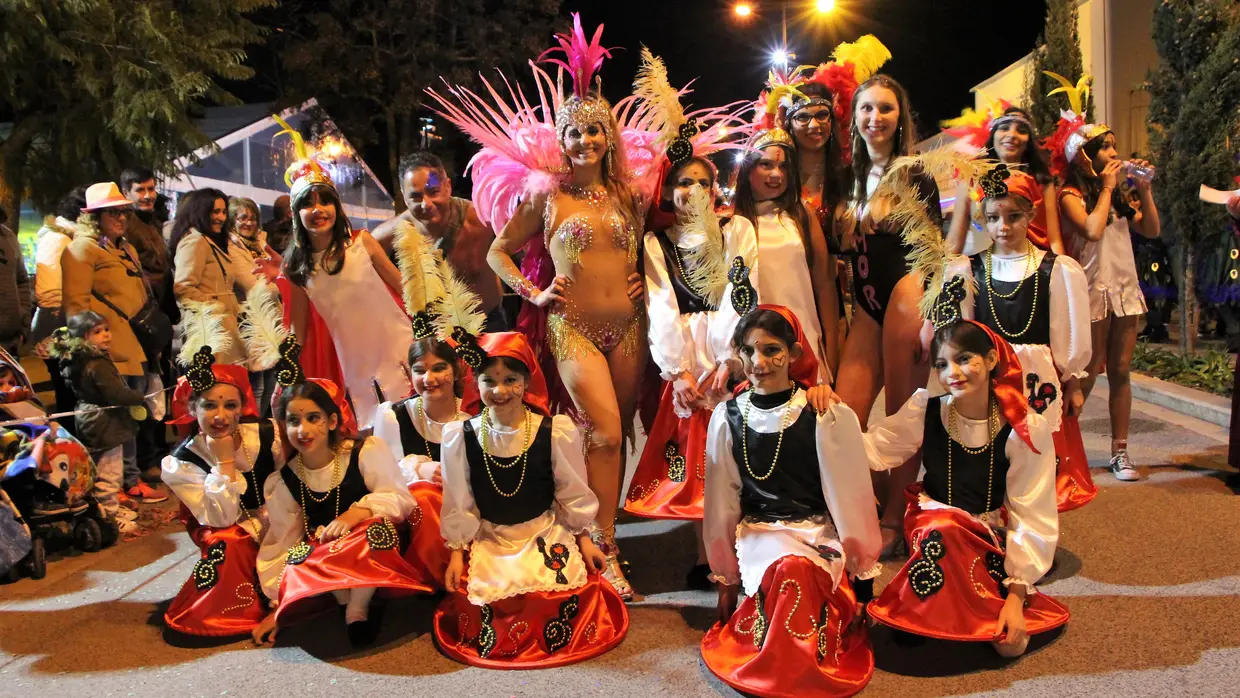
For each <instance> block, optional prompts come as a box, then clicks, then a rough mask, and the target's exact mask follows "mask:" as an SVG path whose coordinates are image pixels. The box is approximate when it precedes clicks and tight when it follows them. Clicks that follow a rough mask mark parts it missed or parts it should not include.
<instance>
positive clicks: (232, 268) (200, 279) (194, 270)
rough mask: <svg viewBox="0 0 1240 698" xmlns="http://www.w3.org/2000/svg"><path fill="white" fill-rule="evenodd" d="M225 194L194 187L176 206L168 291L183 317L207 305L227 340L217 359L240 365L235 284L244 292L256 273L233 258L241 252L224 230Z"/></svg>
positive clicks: (241, 346)
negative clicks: (221, 327)
mask: <svg viewBox="0 0 1240 698" xmlns="http://www.w3.org/2000/svg"><path fill="white" fill-rule="evenodd" d="M227 222H228V197H227V196H225V195H224V192H221V191H220V190H218V189H198V190H196V191H192V192H190V193H189V194H187V195H186V197H185V198H184V199H183V200H182V201H181V203H180V205H179V206H178V207H177V215H176V219H175V220H174V222H173V224H172V254H173V258H174V262H173V264H174V267H175V269H174V271H173V282H172V291H173V293H174V294H176V299H177V307H179V308H180V309H181V313H182V314H183V315H186V314H189V315H191V316H192V315H193V314H195V313H196V309H198V308H204V307H205V308H209V309H210V313H211V314H212V315H213V316H215V317H216V318H217V319H218V321H219V322H220V323H221V324H222V325H223V326H224V329H225V331H226V332H227V334H228V341H225V342H220V343H218V344H219V346H215V347H213V348H214V349H215V350H216V352H217V353H216V356H215V360H216V361H218V362H219V363H222V364H237V365H244V364H245V363H246V361H247V357H246V352H245V345H244V344H243V343H242V341H241V333H240V331H239V329H238V326H237V318H238V316H239V315H240V314H241V302H240V301H239V300H238V299H237V291H236V289H237V288H240V289H241V290H242V291H243V292H248V291H249V290H250V289H251V288H253V287H254V281H255V280H254V276H253V275H252V274H247V273H238V272H239V271H240V270H239V269H238V267H237V264H236V262H235V260H236V259H238V258H239V256H243V255H244V252H243V251H242V250H241V249H240V245H239V243H237V242H236V241H235V240H234V239H233V238H232V235H230V234H229V231H228V226H227Z"/></svg>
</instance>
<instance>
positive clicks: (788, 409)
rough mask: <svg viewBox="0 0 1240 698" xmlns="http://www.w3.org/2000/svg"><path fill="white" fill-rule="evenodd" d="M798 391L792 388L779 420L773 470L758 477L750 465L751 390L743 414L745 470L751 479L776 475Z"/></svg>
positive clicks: (751, 389)
mask: <svg viewBox="0 0 1240 698" xmlns="http://www.w3.org/2000/svg"><path fill="white" fill-rule="evenodd" d="M798 390H800V388H799V387H798V386H795V385H794V386H792V395H791V396H790V397H789V398H788V402H785V403H784V413H783V415H782V416H781V417H780V418H779V440H778V441H776V442H775V457H774V458H772V459H771V469H770V470H768V471H766V475H758V474H757V473H755V472H754V471H753V468H752V467H750V465H749V409H750V408H751V407H753V395H754V389H753V388H750V389H749V402H747V403H745V411H744V412H742V413H741V452H742V453H744V454H745V470H748V471H749V475H750V477H752V478H753V479H755V480H758V481H762V480H766V479H767V478H769V477H770V476H772V475H774V474H775V466H776V465H777V464H778V463H779V449H780V448H782V447H783V445H784V432H785V431H787V430H788V415H790V414H792V401H793V400H794V399H795V398H796V396H797V391H798Z"/></svg>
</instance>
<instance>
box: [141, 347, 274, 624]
mask: <svg viewBox="0 0 1240 698" xmlns="http://www.w3.org/2000/svg"><path fill="white" fill-rule="evenodd" d="M204 350H205V351H203V350H200V352H201V358H199V357H196V359H198V360H197V361H196V362H195V364H194V365H193V366H192V367H191V368H190V370H189V371H188V372H187V374H186V375H185V376H182V377H181V379H180V380H179V381H178V382H177V386H176V389H175V391H174V392H173V399H172V414H173V418H172V419H171V420H169V423H170V424H175V425H179V426H181V427H183V428H186V429H188V431H189V432H190V433H189V435H188V436H187V437H186V438H185V439H184V440H183V441H181V443H180V444H178V445H177V447H176V448H174V449H173V451H172V453H171V454H170V455H168V456H165V457H164V460H163V466H162V468H161V477H162V478H163V481H164V483H165V484H167V485H168V487H169V488H170V489H171V490H172V491H173V493H175V494H176V496H177V499H178V500H180V502H181V520H182V521H183V522H184V523H185V529H186V532H187V533H189V536H190V539H191V540H193V541H194V542H195V543H196V544H197V545H198V547H199V548H200V549H201V550H202V559H201V560H200V561H199V562H198V564H197V565H195V566H194V573H193V574H192V575H191V576H190V578H189V579H188V580H186V582H185V584H184V585H183V586H182V587H181V591H180V592H179V593H178V594H177V596H176V598H174V599H173V600H172V604H171V605H170V606H169V607H168V610H167V612H165V613H164V623H165V624H166V625H167V626H168V627H169V628H171V629H173V630H175V631H177V632H179V633H184V634H187V635H205V636H227V635H246V634H249V633H250V632H251V631H252V630H253V629H254V628H255V627H257V626H258V624H259V623H260V622H261V621H262V620H263V618H264V617H266V615H267V612H268V610H267V603H266V597H264V596H263V595H262V594H261V593H259V592H258V590H257V589H255V588H254V585H253V583H252V582H253V580H254V579H255V577H256V576H257V558H258V549H259V543H260V542H261V541H262V540H263V536H264V535H265V534H266V532H267V502H266V499H265V498H264V496H263V485H264V484H265V483H266V481H267V478H268V476H270V475H271V474H272V473H273V472H275V471H276V470H277V469H279V468H280V467H281V466H282V465H283V464H284V448H283V443H282V440H281V439H280V438H279V437H278V430H277V427H276V425H275V423H274V422H273V421H271V420H259V418H258V409H257V405H256V404H255V402H254V395H253V393H251V391H250V380H249V375H248V373H247V372H246V370H245V369H244V368H242V367H240V366H235V365H226V364H213V363H212V358H211V357H212V351H211V349H210V348H209V347H204ZM238 589H242V591H244V590H245V589H248V593H241V592H240V591H238Z"/></svg>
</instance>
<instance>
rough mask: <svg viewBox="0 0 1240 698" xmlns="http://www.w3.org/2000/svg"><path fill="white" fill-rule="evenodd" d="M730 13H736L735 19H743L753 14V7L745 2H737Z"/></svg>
mask: <svg viewBox="0 0 1240 698" xmlns="http://www.w3.org/2000/svg"><path fill="white" fill-rule="evenodd" d="M732 12H734V13H736V16H737V17H740V18H742V19H744V18H746V17H749V16H750V15H752V14H753V5H750V4H749V3H747V2H738V3H736V4H735V5H733V6H732Z"/></svg>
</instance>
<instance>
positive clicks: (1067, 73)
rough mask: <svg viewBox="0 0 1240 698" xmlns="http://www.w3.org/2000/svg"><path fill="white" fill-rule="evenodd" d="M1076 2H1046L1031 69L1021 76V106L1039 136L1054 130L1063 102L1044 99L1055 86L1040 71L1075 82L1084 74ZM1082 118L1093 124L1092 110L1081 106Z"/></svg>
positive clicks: (1063, 105) (1057, 84)
mask: <svg viewBox="0 0 1240 698" xmlns="http://www.w3.org/2000/svg"><path fill="white" fill-rule="evenodd" d="M1076 5H1077V0H1047V2H1046V26H1045V28H1044V29H1043V30H1042V36H1040V37H1038V43H1037V45H1036V46H1035V47H1034V49H1033V66H1032V67H1031V68H1030V71H1029V73H1028V74H1027V75H1026V76H1025V104H1027V105H1029V111H1030V113H1031V114H1033V125H1034V126H1035V127H1036V129H1037V132H1038V133H1040V134H1049V133H1051V132H1053V131H1054V130H1055V124H1056V123H1057V122H1058V121H1059V112H1060V111H1061V110H1062V109H1066V108H1067V103H1066V102H1065V101H1064V100H1063V99H1062V98H1060V97H1059V96H1058V95H1056V97H1054V98H1051V99H1047V98H1046V95H1047V94H1048V93H1050V91H1051V90H1053V89H1055V88H1056V87H1059V83H1057V82H1055V81H1054V80H1052V79H1051V78H1048V77H1047V76H1046V75H1045V74H1044V73H1043V71H1047V70H1049V71H1051V72H1052V73H1059V74H1060V75H1062V76H1064V77H1066V78H1068V79H1069V80H1071V81H1072V82H1074V83H1075V82H1076V81H1077V79H1078V78H1080V76H1081V73H1082V72H1083V71H1084V68H1082V63H1081V36H1080V33H1079V32H1078V31H1077V8H1076ZM1085 118H1086V120H1088V121H1093V118H1094V108H1093V104H1092V103H1090V104H1088V105H1087V106H1086V107H1085Z"/></svg>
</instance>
